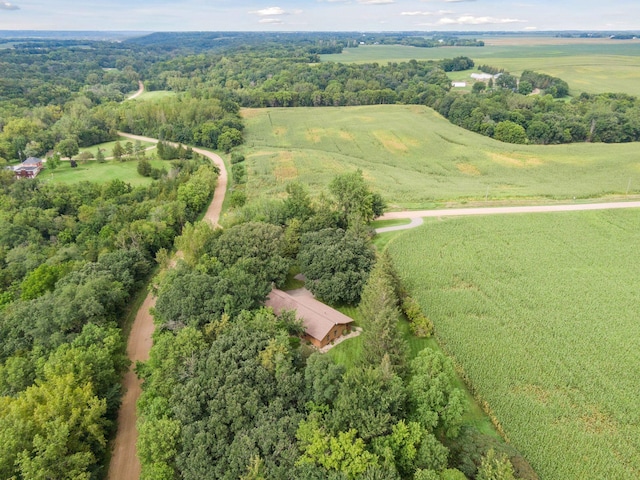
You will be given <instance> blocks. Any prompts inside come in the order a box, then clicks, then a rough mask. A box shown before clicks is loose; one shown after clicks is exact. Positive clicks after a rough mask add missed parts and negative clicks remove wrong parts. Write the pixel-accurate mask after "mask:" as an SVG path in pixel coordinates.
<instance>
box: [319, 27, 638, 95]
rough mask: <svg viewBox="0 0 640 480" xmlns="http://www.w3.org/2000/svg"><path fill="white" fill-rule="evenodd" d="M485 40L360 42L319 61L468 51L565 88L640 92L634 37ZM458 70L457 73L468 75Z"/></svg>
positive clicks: (389, 58)
mask: <svg viewBox="0 0 640 480" xmlns="http://www.w3.org/2000/svg"><path fill="white" fill-rule="evenodd" d="M484 41H485V44H486V46H485V47H483V48H478V47H446V48H415V47H406V46H400V45H397V46H394V45H363V46H359V47H358V48H351V49H345V50H344V52H343V53H341V54H331V55H323V56H322V60H323V61H327V62H329V61H331V62H347V63H365V62H381V63H384V62H403V61H404V62H407V61H409V60H411V59H416V60H441V59H443V58H452V57H457V56H469V57H471V58H473V59H474V60H476V63H477V64H489V65H492V66H495V67H498V68H504V69H505V70H507V71H509V72H511V73H514V74H520V73H522V71H523V70H535V71H537V72H542V73H546V74H549V75H553V76H556V77H560V78H562V79H564V80H565V81H567V82H568V83H569V85H570V87H571V93H572V94H574V95H579V94H580V93H582V92H588V93H604V92H624V93H628V94H630V95H640V41H636V40H634V41H630V42H624V43H613V44H612V41H611V40H609V39H605V40H599V39H562V38H560V39H558V38H549V37H543V36H541V37H524V38H523V37H516V38H514V37H509V36H503V37H499V38H495V37H488V38H484ZM468 77H469V75H468V74H466V75H462V77H461V78H468Z"/></svg>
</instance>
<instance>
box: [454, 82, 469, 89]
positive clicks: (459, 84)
mask: <svg viewBox="0 0 640 480" xmlns="http://www.w3.org/2000/svg"><path fill="white" fill-rule="evenodd" d="M451 86H452V87H454V88H464V87H466V86H467V82H451Z"/></svg>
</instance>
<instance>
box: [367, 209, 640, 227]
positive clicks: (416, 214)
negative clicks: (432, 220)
mask: <svg viewBox="0 0 640 480" xmlns="http://www.w3.org/2000/svg"><path fill="white" fill-rule="evenodd" d="M618 208H640V202H637V201H635V202H607V203H581V204H570V205H536V206H528V207H526V206H521V207H481V208H450V209H441V210H416V211H406V212H389V213H385V214H384V215H383V216H381V217H379V218H378V220H393V219H399V218H411V219H417V218H420V219H422V218H425V217H460V216H466V215H499V214H513V213H544V212H577V211H585V210H614V209H618ZM421 224H422V222H420V223H414V222H413V221H412V222H411V223H410V224H408V225H398V226H396V227H383V228H379V229H376V232H377V233H383V232H389V231H395V230H406V229H408V228H415V227H417V226H418V225H421Z"/></svg>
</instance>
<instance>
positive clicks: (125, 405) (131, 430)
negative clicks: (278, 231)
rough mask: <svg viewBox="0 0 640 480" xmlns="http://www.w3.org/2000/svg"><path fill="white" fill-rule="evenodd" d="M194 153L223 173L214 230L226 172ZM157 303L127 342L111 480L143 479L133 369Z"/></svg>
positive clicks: (148, 303) (143, 355) (211, 212)
mask: <svg viewBox="0 0 640 480" xmlns="http://www.w3.org/2000/svg"><path fill="white" fill-rule="evenodd" d="M118 135H121V136H123V137H127V138H130V139H132V140H140V141H143V142H153V143H157V142H158V140H157V139H155V138H149V137H142V136H140V135H131V134H129V133H123V132H118ZM193 151H194V152H197V153H199V154H201V155H204V156H205V157H207V158H208V159H209V160H211V161H212V162H213V163H214V164H215V165H216V166H217V167H218V168H219V169H220V174H219V175H218V183H217V185H216V189H215V191H214V193H213V199H212V200H211V203H210V204H209V207H208V208H207V211H206V213H205V215H204V219H205V220H207V221H208V222H209V223H211V225H213V226H214V227H215V226H218V222H219V220H220V213H221V212H222V203H223V202H224V196H225V193H226V191H227V170H226V169H225V166H224V162H223V161H222V158H220V157H219V156H218V155H216V154H215V153H212V152H208V151H206V150H202V149H200V148H194V149H193ZM176 255H178V254H176ZM172 264H174V262H172ZM155 303H156V299H155V297H154V296H153V295H152V294H151V293H149V294H148V295H147V298H145V300H144V303H143V304H142V306H141V307H140V309H139V310H138V313H137V314H136V318H135V320H134V322H133V325H132V326H131V332H130V333H129V338H128V340H127V356H128V357H129V359H130V360H131V367H130V368H129V371H128V372H127V373H126V374H125V376H124V380H123V387H124V390H125V393H124V395H123V397H122V404H121V405H120V410H119V411H118V420H117V424H118V430H117V432H116V437H115V440H114V443H113V450H112V455H111V462H110V463H109V473H108V477H107V478H108V479H109V480H138V479H139V478H140V473H141V470H142V467H141V465H140V460H139V459H138V455H137V450H136V441H137V440H138V430H137V429H136V419H137V416H136V402H137V401H138V398H139V397H140V394H141V393H142V388H141V385H142V382H141V380H140V379H139V378H138V377H137V375H136V374H135V372H134V370H133V369H134V367H135V364H136V362H138V361H142V362H144V361H146V360H148V359H149V351H150V350H151V346H152V345H153V342H152V339H151V336H152V335H153V331H154V328H155V327H154V324H153V317H152V316H151V313H150V312H149V310H150V309H151V308H152V307H153V306H154V305H155Z"/></svg>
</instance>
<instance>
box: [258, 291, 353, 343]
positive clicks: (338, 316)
mask: <svg viewBox="0 0 640 480" xmlns="http://www.w3.org/2000/svg"><path fill="white" fill-rule="evenodd" d="M297 293H298V294H296V295H295V296H294V295H290V294H289V293H287V292H283V291H282V290H278V289H276V288H274V289H273V290H271V293H270V294H269V297H268V298H267V301H266V302H265V305H266V306H267V307H272V308H273V310H274V311H275V312H276V313H278V314H279V313H280V312H282V310H295V311H296V312H297V313H296V318H297V319H299V320H302V323H303V325H304V328H305V331H306V332H307V335H310V336H311V337H313V338H316V339H318V340H322V339H323V338H324V337H326V336H327V334H328V333H329V332H330V331H331V329H332V328H333V327H335V326H336V325H345V324H349V323H352V322H353V319H351V318H349V317H347V316H346V315H344V314H342V313H340V312H339V311H337V310H335V309H333V308H331V307H329V306H328V305H325V304H324V303H322V302H319V301H318V300H316V299H315V298H313V297H312V296H311V294H310V293H309V294H308V295H307V294H305V293H304V292H297Z"/></svg>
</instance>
